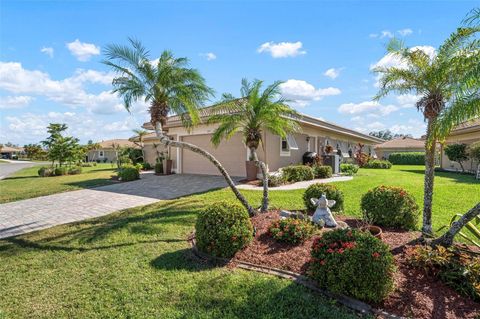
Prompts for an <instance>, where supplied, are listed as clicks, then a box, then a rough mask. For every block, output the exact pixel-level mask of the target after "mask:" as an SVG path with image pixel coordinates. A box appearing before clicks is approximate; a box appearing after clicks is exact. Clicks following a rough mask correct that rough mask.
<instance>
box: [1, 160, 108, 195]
mask: <svg viewBox="0 0 480 319" xmlns="http://www.w3.org/2000/svg"><path fill="white" fill-rule="evenodd" d="M39 167H40V166H34V167H29V168H25V169H22V170H20V171H18V172H16V173H15V174H14V175H12V176H10V177H8V178H6V179H3V180H0V203H6V202H11V201H16V200H21V199H27V198H33V197H38V196H44V195H50V194H55V193H60V192H65V191H72V190H77V189H82V188H90V187H95V186H102V185H108V184H111V183H112V180H111V178H110V177H111V176H112V175H113V173H114V168H113V167H112V165H111V164H98V165H97V166H93V167H83V172H82V174H78V175H66V176H54V177H39V176H38V173H37V171H38V168H39Z"/></svg>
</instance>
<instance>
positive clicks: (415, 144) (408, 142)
mask: <svg viewBox="0 0 480 319" xmlns="http://www.w3.org/2000/svg"><path fill="white" fill-rule="evenodd" d="M424 147H425V140H420V139H415V138H411V137H398V138H395V139H393V140H390V141H385V142H383V143H382V144H378V145H376V146H375V148H413V149H418V148H424Z"/></svg>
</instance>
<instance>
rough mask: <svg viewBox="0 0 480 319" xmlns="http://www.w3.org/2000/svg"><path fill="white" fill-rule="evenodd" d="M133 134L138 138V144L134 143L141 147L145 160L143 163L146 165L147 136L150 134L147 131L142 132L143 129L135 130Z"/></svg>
mask: <svg viewBox="0 0 480 319" xmlns="http://www.w3.org/2000/svg"><path fill="white" fill-rule="evenodd" d="M133 133H135V134H136V137H137V138H138V142H137V141H135V140H134V141H133V143H134V144H135V145H138V146H140V148H141V150H142V158H143V162H144V163H145V161H146V159H145V143H144V141H145V136H147V134H148V132H147V131H145V130H142V129H135V130H133Z"/></svg>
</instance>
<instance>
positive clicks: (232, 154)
mask: <svg viewBox="0 0 480 319" xmlns="http://www.w3.org/2000/svg"><path fill="white" fill-rule="evenodd" d="M210 138H211V135H210V134H205V135H192V136H184V137H182V140H183V141H184V142H188V143H192V144H194V145H197V146H199V147H201V148H203V149H205V150H206V151H208V152H209V153H210V154H212V155H213V156H215V158H216V159H217V160H218V161H220V163H222V165H223V167H225V169H226V170H227V172H228V173H229V174H230V175H231V176H245V175H246V172H245V160H246V159H247V150H246V148H245V146H244V144H243V142H242V136H241V135H240V134H236V135H234V136H233V137H232V138H231V139H229V140H228V141H223V142H222V143H221V144H220V145H219V146H218V147H217V148H215V147H213V145H212V144H211V142H210ZM182 152H183V153H182V172H183V173H184V174H205V175H220V172H219V171H218V169H217V168H216V167H215V166H214V165H213V164H212V163H211V162H210V161H209V160H207V159H205V158H204V157H203V156H201V155H199V154H196V153H194V152H191V151H189V150H186V149H184V150H183V151H182Z"/></svg>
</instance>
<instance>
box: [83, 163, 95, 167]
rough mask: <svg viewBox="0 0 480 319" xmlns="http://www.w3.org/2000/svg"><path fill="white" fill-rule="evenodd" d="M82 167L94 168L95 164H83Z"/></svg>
mask: <svg viewBox="0 0 480 319" xmlns="http://www.w3.org/2000/svg"><path fill="white" fill-rule="evenodd" d="M81 166H82V167H92V166H93V164H92V163H82V164H81Z"/></svg>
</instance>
